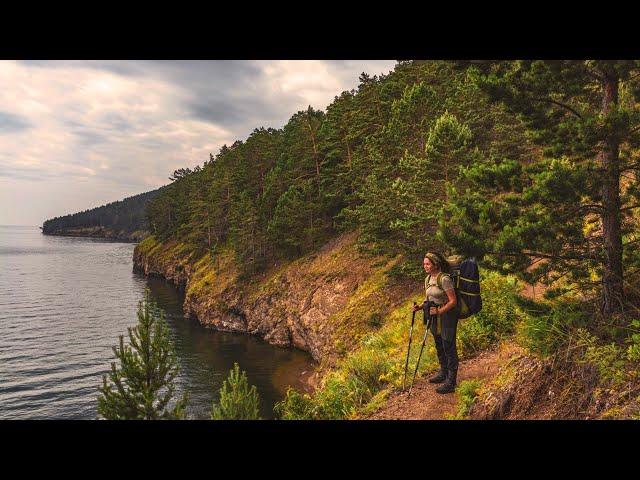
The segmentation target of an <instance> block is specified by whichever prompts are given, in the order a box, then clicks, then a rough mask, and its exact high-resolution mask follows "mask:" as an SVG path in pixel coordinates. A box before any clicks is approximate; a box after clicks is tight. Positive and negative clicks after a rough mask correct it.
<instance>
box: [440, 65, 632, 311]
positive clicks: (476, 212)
mask: <svg viewBox="0 0 640 480" xmlns="http://www.w3.org/2000/svg"><path fill="white" fill-rule="evenodd" d="M471 72H473V75H476V78H477V83H478V85H480V86H481V88H482V89H483V90H485V91H486V92H487V93H488V94H489V95H490V96H491V98H492V99H493V100H494V101H497V102H500V103H501V104H503V105H505V106H506V107H507V108H508V109H509V111H510V112H512V114H517V115H518V116H519V117H520V118H522V119H523V120H524V121H525V122H526V125H527V127H528V128H529V129H530V131H531V132H532V138H533V140H534V142H535V143H536V144H538V145H539V146H540V147H541V151H540V155H538V156H537V157H532V158H530V159H529V161H528V162H527V163H526V164H525V165H524V166H523V167H521V166H518V165H515V164H514V163H513V162H512V160H513V159H508V158H494V159H493V161H492V162H490V164H487V165H477V166H475V167H474V168H472V169H470V170H469V171H468V172H467V177H468V178H469V179H470V180H473V181H474V183H475V187H474V188H473V189H471V190H469V192H467V194H465V195H464V198H460V199H459V201H458V202H457V203H458V204H457V205H456V206H453V207H452V208H453V211H457V214H456V213H455V212H452V213H453V214H454V216H457V218H458V219H459V220H460V224H459V225H458V226H457V227H456V228H454V229H456V230H457V231H458V233H462V232H464V231H465V230H466V231H470V230H473V231H474V235H475V236H478V235H482V237H480V238H486V240H487V241H486V242H485V245H484V246H482V245H480V244H479V243H478V242H477V241H475V242H474V241H473V240H472V239H471V238H467V239H466V240H470V241H471V243H473V244H474V248H475V249H476V250H477V251H484V252H488V251H493V252H496V253H499V254H500V255H501V257H499V256H496V257H495V258H494V260H495V262H496V263H497V264H498V265H499V266H501V267H502V268H503V269H505V270H507V271H509V270H511V271H514V270H521V269H522V268H523V267H526V266H528V265H529V264H530V263H531V261H532V260H534V261H536V262H539V261H540V260H541V259H545V260H546V261H547V262H546V263H545V262H540V263H539V268H536V269H535V272H537V274H538V275H537V276H536V277H537V278H536V279H543V280H546V281H549V282H553V280H554V279H555V277H556V276H555V275H551V276H550V275H549V273H550V272H551V269H553V270H555V272H556V273H557V274H558V275H561V276H565V275H568V276H569V277H570V278H573V279H574V280H576V281H578V282H579V285H581V286H583V287H588V286H589V282H590V276H591V273H595V275H596V276H598V277H599V278H600V279H601V297H602V302H601V308H602V311H604V312H613V311H615V310H619V309H622V308H623V305H624V297H625V294H624V289H623V282H624V269H623V264H624V263H623V258H624V257H626V256H628V255H627V250H628V248H627V246H626V245H625V244H624V238H625V235H628V234H630V233H631V229H632V225H633V224H632V222H630V221H629V217H630V214H631V212H632V211H633V210H634V209H636V208H638V207H639V206H640V204H639V202H638V200H639V197H638V190H637V177H636V179H635V180H630V181H629V182H627V185H626V186H624V187H623V185H622V183H621V179H622V178H623V176H624V175H625V172H630V171H634V170H635V171H636V172H637V171H638V162H637V159H635V158H634V152H635V151H636V149H637V148H638V145H639V144H640V108H638V101H639V100H640V82H639V80H638V77H639V75H640V62H638V61H513V62H486V63H482V62H480V63H479V64H477V65H475V66H474V67H472V70H471ZM492 175H497V176H492ZM480 192H482V195H480ZM465 211H466V214H468V218H467V219H466V220H465V219H464V218H463V217H464V215H465V214H464V213H463V212H465ZM594 219H595V222H597V223H598V225H596V228H589V227H588V224H590V223H593V221H594ZM474 221H476V223H474ZM477 222H480V223H477ZM463 224H466V226H463ZM452 228H453V225H450V226H449V228H448V230H449V232H448V233H447V232H446V231H445V230H447V228H444V229H443V232H442V234H443V236H448V237H449V239H450V240H451V241H454V242H455V241H458V243H464V241H466V240H464V238H463V237H464V233H462V235H461V236H460V237H458V240H456V239H455V238H454V237H455V235H453V230H452ZM461 241H462V242H461ZM629 245H630V244H629ZM467 246H470V245H467Z"/></svg>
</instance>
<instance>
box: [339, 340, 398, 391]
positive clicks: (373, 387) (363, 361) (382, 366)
mask: <svg viewBox="0 0 640 480" xmlns="http://www.w3.org/2000/svg"><path fill="white" fill-rule="evenodd" d="M345 367H346V371H347V375H349V376H350V377H351V378H353V379H354V380H356V381H357V382H360V383H361V384H362V387H363V389H366V390H369V392H371V393H375V392H377V391H378V390H379V389H380V387H381V385H382V382H383V379H384V376H385V374H387V373H388V371H389V367H390V364H389V360H388V359H387V358H386V356H384V355H381V354H380V353H378V352H375V351H371V350H368V349H366V350H361V351H359V352H356V353H355V354H354V355H352V356H350V357H349V358H347V360H346V362H345ZM372 396H373V395H372Z"/></svg>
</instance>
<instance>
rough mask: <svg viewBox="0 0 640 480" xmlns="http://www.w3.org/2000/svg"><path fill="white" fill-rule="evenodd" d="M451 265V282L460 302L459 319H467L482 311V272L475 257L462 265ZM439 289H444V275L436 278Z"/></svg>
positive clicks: (451, 263) (452, 262) (450, 262)
mask: <svg viewBox="0 0 640 480" xmlns="http://www.w3.org/2000/svg"><path fill="white" fill-rule="evenodd" d="M449 264H450V265H451V280H452V281H453V286H454V289H455V291H456V299H457V301H458V312H459V316H458V318H467V317H470V316H471V315H474V314H476V313H478V312H479V311H480V310H482V297H481V296H480V272H479V270H478V264H477V263H476V259H475V258H474V257H471V258H467V259H466V260H463V261H462V262H460V263H457V262H455V261H449ZM436 282H437V284H438V288H440V289H442V275H441V274H439V275H438V276H437V278H436Z"/></svg>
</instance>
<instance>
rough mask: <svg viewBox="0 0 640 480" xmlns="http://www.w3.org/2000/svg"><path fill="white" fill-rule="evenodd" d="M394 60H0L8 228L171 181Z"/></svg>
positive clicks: (1, 182)
mask: <svg viewBox="0 0 640 480" xmlns="http://www.w3.org/2000/svg"><path fill="white" fill-rule="evenodd" d="M394 65H395V61H393V60H363V61H358V60H340V61H338V60H278V61H270V60H256V61H228V60H225V61H170V60H165V61H161V60H145V61H104V60H100V61H61V60H47V61H34V60H31V61H9V60H1V61H0V225H41V224H42V222H43V221H44V220H46V219H48V218H53V217H56V216H61V215H66V214H69V213H75V212H78V211H82V210H86V209H89V208H94V207H98V206H100V205H104V204H106V203H109V202H113V201H116V200H122V199H123V198H126V197H129V196H131V195H136V194H138V193H143V192H147V191H149V190H153V189H155V188H158V187H160V186H162V185H166V184H167V183H169V180H168V177H169V175H170V174H171V173H172V172H173V171H174V170H176V169H178V168H185V167H190V168H193V167H195V166H196V165H202V164H203V163H204V162H205V161H207V160H208V159H209V153H213V154H214V155H215V154H216V153H217V152H218V151H219V149H220V147H222V145H224V144H227V145H231V144H232V143H233V142H234V141H235V140H244V139H246V138H247V137H248V136H249V134H250V133H251V132H252V131H253V129H254V128H257V127H273V128H281V127H282V126H283V125H284V124H285V123H286V122H287V120H288V119H289V118H290V117H291V115H293V114H294V113H295V112H297V111H298V110H302V109H305V108H307V106H309V105H311V106H312V107H314V108H316V109H323V110H324V109H325V108H326V107H327V105H329V103H331V101H332V100H333V98H334V97H335V96H336V95H339V94H340V93H341V92H343V91H344V90H350V89H352V88H356V87H357V85H358V77H359V75H360V73H362V72H366V73H368V74H370V75H378V74H386V73H388V72H389V71H391V70H392V69H393V67H394Z"/></svg>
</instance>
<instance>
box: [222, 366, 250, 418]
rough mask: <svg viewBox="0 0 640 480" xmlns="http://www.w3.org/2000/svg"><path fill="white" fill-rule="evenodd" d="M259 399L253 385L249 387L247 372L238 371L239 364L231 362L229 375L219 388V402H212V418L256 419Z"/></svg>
mask: <svg viewBox="0 0 640 480" xmlns="http://www.w3.org/2000/svg"><path fill="white" fill-rule="evenodd" d="M259 403H260V400H259V398H258V391H257V390H256V387H255V385H253V386H252V387H251V388H249V384H248V382H247V374H246V373H245V372H244V371H242V373H241V372H240V366H239V365H238V364H237V363H234V364H233V369H232V370H230V371H229V376H228V377H227V379H226V380H225V381H224V383H223V384H222V388H221V389H220V402H219V403H218V404H215V403H214V404H213V407H212V409H211V418H212V419H213V420H258V419H259V418H260V417H259V414H260V410H259Z"/></svg>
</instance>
